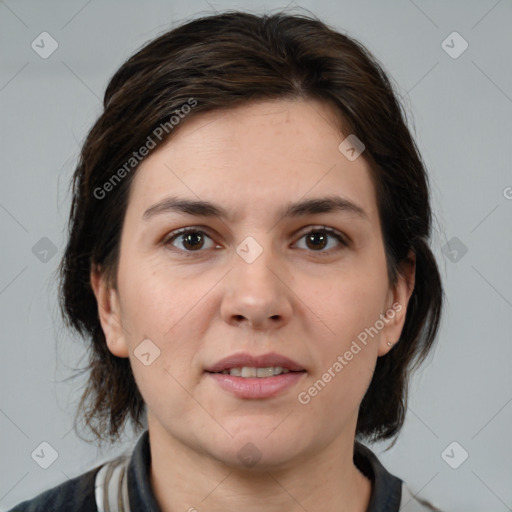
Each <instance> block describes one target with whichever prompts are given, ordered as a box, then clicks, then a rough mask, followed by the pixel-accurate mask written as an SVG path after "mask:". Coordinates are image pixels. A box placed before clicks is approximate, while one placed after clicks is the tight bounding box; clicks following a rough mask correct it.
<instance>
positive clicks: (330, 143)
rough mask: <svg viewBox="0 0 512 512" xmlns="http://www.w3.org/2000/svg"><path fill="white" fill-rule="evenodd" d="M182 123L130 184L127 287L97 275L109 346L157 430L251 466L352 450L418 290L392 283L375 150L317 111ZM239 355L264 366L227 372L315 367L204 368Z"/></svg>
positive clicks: (286, 105) (123, 259)
mask: <svg viewBox="0 0 512 512" xmlns="http://www.w3.org/2000/svg"><path fill="white" fill-rule="evenodd" d="M182 122H184V123H186V124H184V125H183V126H180V127H179V131H176V133H175V134H174V135H173V137H172V138H171V140H170V141H169V142H168V143H167V144H165V145H164V146H162V147H160V148H158V149H157V150H155V151H154V152H153V153H152V154H151V155H150V156H149V157H148V158H146V160H145V161H144V162H143V163H142V164H141V165H140V167H139V169H138V170H137V174H136V176H135V177H134V181H133V183H132V188H131V192H130V198H129V203H128V207H127V211H126V217H125V221H124V226H123V231H122V237H121V250H120V259H119V267H118V280H117V284H118V286H117V289H116V290H109V289H108V287H107V284H106V281H104V280H103V278H102V277H101V275H99V274H96V273H93V274H92V283H93V287H94V289H95V292H96V295H97V297H98V301H99V305H100V317H101V321H102V326H103V329H104V331H105V334H106V338H107V342H108V345H109V349H110V350H111V352H112V353H114V354H115V355H117V356H119V357H129V358H130V363H131V366H132V369H133V373H134V376H135V379H136V382H137V385H138V387H139V389H140V392H141V394H142V396H143V398H144V400H145V402H146V404H147V407H148V422H149V427H150V432H151V430H152V429H153V431H154V435H155V436H157V432H158V435H159V436H160V438H161V437H162V436H168V439H173V440H174V441H178V442H179V443H181V444H182V445H183V446H187V447H188V448H191V449H192V450H194V451H195V452H198V453H202V454H208V455H210V456H212V457H213V458H215V459H217V460H221V461H224V462H226V463H228V464H231V465H239V466H240V465H242V464H247V461H248V460H249V459H250V458H251V457H252V459H258V458H260V457H261V459H260V462H259V464H260V466H262V467H272V466H274V467H276V466H282V467H286V465H287V464H294V463H296V462H297V461H300V460H301V458H304V457H311V456H313V454H318V453H320V452H322V450H327V449H328V447H330V446H332V444H333V443H335V442H337V441H341V440H342V439H345V440H347V439H349V440H350V443H352V442H353V437H354V434H355V426H356V421H357V414H358V408H359V405H360V402H361V400H362V398H363V396H364V394H365V392H366V390H367V388H368V386H369V383H370V381H371V378H372V374H373V371H374V368H375V364H376V359H377V357H378V356H381V355H384V354H385V353H386V352H387V351H389V350H390V347H389V346H388V344H387V342H388V341H390V342H393V343H395V342H396V341H397V340H398V338H399V336H400V332H401V329H402V326H403V321H404V317H405V311H406V306H407V301H408V298H409V296H410V292H411V288H410V286H409V287H408V286H407V283H406V282H405V281H404V280H403V279H402V278H400V279H399V281H398V284H397V285H396V286H395V287H391V286H390V283H389V282H388V277H387V270H386V259H385V253H384V246H383V239H382V233H381V229H380V223H379V215H378V210H377V202H376V195H375V190H374V186H373V184H372V181H371V179H370V171H369V167H368V165H367V163H366V162H365V160H364V153H363V154H362V156H361V157H358V158H356V159H353V155H352V152H351V151H348V152H347V151H345V153H343V152H342V151H341V150H340V149H339V145H340V143H341V142H342V141H343V139H344V138H345V137H346V136H347V135H349V134H345V135H344V136H342V135H340V133H339V130H338V129H337V128H336V126H337V125H336V122H335V118H334V115H333V113H332V112H331V111H330V110H329V107H327V106H326V105H325V104H323V103H320V102H317V101H312V100H309V101H302V100H301V101H299V100H297V101H285V100H276V101H264V102H258V103H252V104H249V105H246V106H243V107H239V108H236V109H234V110H231V111H228V112H212V113H209V114H203V115H201V116H198V117H196V118H193V119H190V120H186V119H185V120H184V121H182ZM363 142H364V141H363ZM346 155H348V156H350V157H351V158H350V159H349V158H347V156H346ZM104 200H105V201H106V200H108V196H107V198H105V199H104ZM313 201H317V203H314V202H313ZM189 202H190V204H189V205H187V203H189ZM192 203H194V204H192ZM200 203H201V204H202V203H208V205H206V204H204V205H202V206H200ZM336 204H337V206H336ZM210 205H211V206H210ZM301 205H302V206H301ZM184 228H187V229H189V230H190V232H189V233H188V234H187V233H185V234H183V233H182V234H179V233H178V231H179V230H182V229H184ZM411 278H412V276H411ZM268 354H273V355H274V356H275V357H276V358H277V359H265V356H268ZM240 355H241V356H247V357H251V356H252V357H254V358H259V357H260V356H262V358H261V359H256V360H255V361H254V360H253V361H250V360H248V361H244V360H243V359H242V360H241V361H240V360H238V361H237V360H232V361H231V362H229V361H228V362H227V363H226V364H225V365H221V366H220V367H219V366H217V368H216V369H219V368H221V367H224V366H228V367H235V368H236V367H238V368H240V367H242V366H246V367H256V366H257V367H269V366H274V367H275V366H284V367H286V366H287V365H288V366H290V364H287V363H282V364H281V362H280V361H279V358H280V357H284V358H288V359H289V360H291V361H293V362H295V364H296V365H297V366H296V367H295V370H298V369H300V370H301V371H300V372H299V371H297V372H291V371H290V372H289V373H284V374H282V375H275V376H272V377H268V376H266V377H256V376H252V377H244V376H238V375H237V372H238V371H237V370H236V369H235V370H233V372H232V373H234V374H235V375H226V374H222V373H220V374H214V373H210V372H208V371H207V369H209V370H214V369H215V368H214V367H215V365H216V364H217V363H218V362H219V361H222V360H223V359H225V358H226V357H229V356H234V357H235V356H240ZM243 372H244V373H243V375H252V373H251V372H252V370H251V369H246V370H243ZM277 372H278V370H275V373H277ZM238 373H239V372H238ZM271 373H272V374H273V373H274V370H260V372H259V374H260V375H270V374H271ZM248 443H251V444H248ZM247 457H249V459H248V458H247Z"/></svg>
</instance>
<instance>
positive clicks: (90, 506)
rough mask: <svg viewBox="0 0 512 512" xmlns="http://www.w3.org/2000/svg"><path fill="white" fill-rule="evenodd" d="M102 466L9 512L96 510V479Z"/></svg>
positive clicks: (80, 511)
mask: <svg viewBox="0 0 512 512" xmlns="http://www.w3.org/2000/svg"><path fill="white" fill-rule="evenodd" d="M100 468H101V466H98V467H96V468H94V469H91V470H90V471H88V472H87V473H83V474H82V475H79V476H77V477H75V478H72V479H71V480H68V481H67V482H64V483H62V484H60V485H58V486H56V487H53V488H52V489H49V490H47V491H44V492H42V493H41V494H39V495H37V496H36V497H35V498H32V499H30V500H27V501H23V502H22V503H19V504H18V505H16V506H15V507H14V508H13V509H11V510H10V511H9V512H64V511H69V510H73V511H74V512H96V510H97V508H96V501H95V497H94V481H95V478H96V474H97V472H98V471H99V470H100Z"/></svg>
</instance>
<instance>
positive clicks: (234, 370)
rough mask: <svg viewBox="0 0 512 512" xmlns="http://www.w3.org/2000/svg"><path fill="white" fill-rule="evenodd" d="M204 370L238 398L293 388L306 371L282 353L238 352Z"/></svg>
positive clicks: (271, 393) (266, 396) (265, 394)
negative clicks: (253, 353)
mask: <svg viewBox="0 0 512 512" xmlns="http://www.w3.org/2000/svg"><path fill="white" fill-rule="evenodd" d="M205 373H206V374H207V375H208V376H209V377H211V378H212V379H213V381H215V382H216V383H217V384H218V385H219V386H220V388H221V389H223V390H225V391H228V392H230V393H231V394H233V395H235V396H236V397H238V398H271V397H273V396H276V395H277V394H279V393H281V392H283V391H284V390H286V389H290V388H291V387H292V386H294V385H296V384H297V382H298V381H299V380H301V379H302V378H303V377H304V376H305V375H306V374H307V371H306V369H305V368H303V367H302V366H301V365H300V364H299V363H297V362H295V361H293V360H292V359H289V358H287V357H285V356H282V355H279V354H274V353H271V354H264V355H261V356H253V355H250V354H235V355H232V356H229V357H226V358H224V359H222V360H221V361H218V362H217V363H216V364H214V365H213V366H210V367H208V368H207V369H206V370H205Z"/></svg>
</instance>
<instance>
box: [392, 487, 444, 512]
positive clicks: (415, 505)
mask: <svg viewBox="0 0 512 512" xmlns="http://www.w3.org/2000/svg"><path fill="white" fill-rule="evenodd" d="M400 510H401V511H402V510H403V512H432V511H434V512H441V510H440V509H438V508H436V507H434V506H433V505H432V504H431V503H429V502H428V501H426V500H423V499H421V498H417V497H416V496H414V494H413V493H412V492H411V491H410V489H409V488H408V487H407V486H406V485H405V483H403V484H402V499H401V501H400Z"/></svg>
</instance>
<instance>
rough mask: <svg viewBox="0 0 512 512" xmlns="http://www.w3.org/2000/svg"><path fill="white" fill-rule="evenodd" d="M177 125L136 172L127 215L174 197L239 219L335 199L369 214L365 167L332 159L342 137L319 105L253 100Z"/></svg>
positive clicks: (371, 202)
mask: <svg viewBox="0 0 512 512" xmlns="http://www.w3.org/2000/svg"><path fill="white" fill-rule="evenodd" d="M182 122H183V123H184V124H183V125H182V126H180V127H179V130H177V131H176V133H175V134H172V136H171V137H170V139H169V140H168V141H167V142H166V143H165V144H163V145H162V146H160V147H159V148H157V149H156V150H154V151H153V153H151V154H150V155H149V156H148V157H147V158H146V159H145V160H144V161H143V162H142V164H141V165H140V166H139V168H138V170H137V173H136V176H135V178H134V180H133V183H132V191H131V194H130V196H131V197H130V203H129V210H130V209H131V210H134V209H135V210H136V211H137V212H138V213H139V214H140V212H142V211H145V209H147V208H148V207H149V206H151V204H153V203H155V202H157V201H160V200H162V199H163V198H165V197H166V196H169V195H173V196H177V195H178V196H184V197H187V198H190V199H201V200H210V201H212V202H215V203H220V204H223V205H224V206H225V207H226V209H232V211H233V212H234V213H235V214H236V215H237V217H238V218H242V217H244V215H245V214H246V213H247V210H248V209H252V210H254V208H255V207H256V208H259V209H260V210H261V209H266V210H269V209H270V208H273V207H275V208H276V209H277V208H278V206H279V207H280V206H281V205H282V204H284V203H290V202H294V201H297V200H299V199H300V198H308V197H319V196H325V195H326V194H329V195H332V194H334V193H337V194H340V195H342V196H344V197H347V198H349V199H351V200H352V201H353V202H355V203H357V204H359V205H361V207H363V208H364V209H365V211H367V213H369V215H370V216H372V215H375V214H376V202H375V191H374V187H373V183H372V180H371V174H370V168H369V166H368V164H367V162H366V161H365V159H364V158H362V157H359V158H357V159H355V160H353V161H351V160H349V159H347V158H346V156H345V155H344V154H343V153H341V152H340V150H339V145H340V143H341V142H342V141H343V139H344V138H345V137H346V136H347V135H348V134H343V133H342V132H341V127H340V122H339V118H338V117H337V116H336V114H335V112H334V111H333V108H332V107H330V106H329V105H328V104H326V103H322V102H319V101H316V100H307V101H305V100H272V101H261V102H254V103H250V104H247V105H243V106H241V107H237V108H234V109H230V110H223V111H213V112H209V113H205V114H199V115H197V116H195V117H193V118H191V119H190V120H186V119H184V120H183V121H182Z"/></svg>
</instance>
